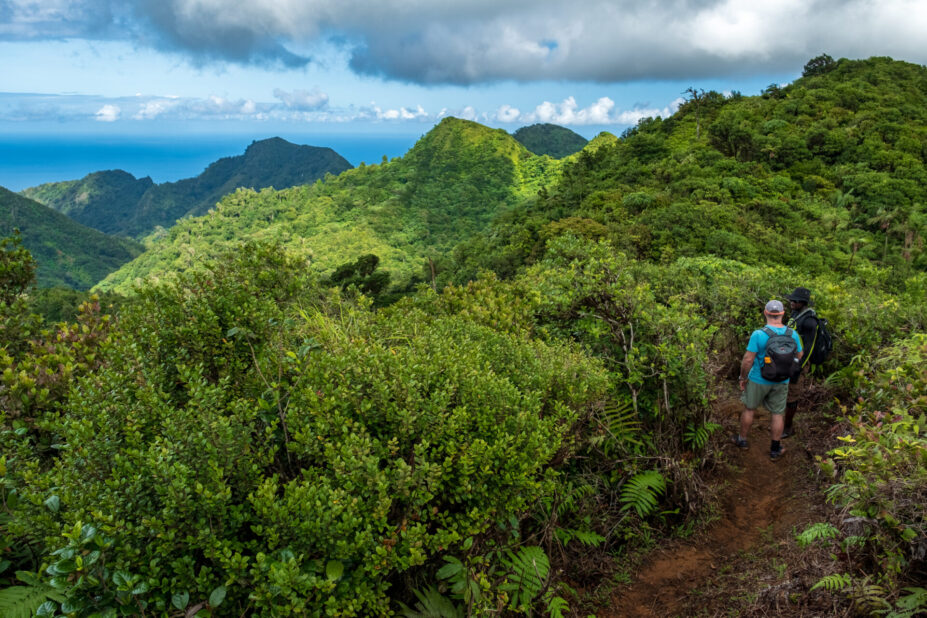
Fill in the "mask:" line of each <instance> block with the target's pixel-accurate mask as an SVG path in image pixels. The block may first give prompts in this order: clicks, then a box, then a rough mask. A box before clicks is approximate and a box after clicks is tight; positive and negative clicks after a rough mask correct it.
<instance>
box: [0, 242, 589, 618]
mask: <svg viewBox="0 0 927 618" xmlns="http://www.w3.org/2000/svg"><path fill="white" fill-rule="evenodd" d="M274 255H277V256H278V257H276V258H274ZM138 296H139V300H138V301H137V302H136V303H135V304H134V305H132V306H130V307H127V308H126V309H125V311H124V314H123V315H122V316H121V319H120V321H119V324H118V326H117V328H116V330H115V332H114V334H113V337H112V340H111V342H110V343H108V344H107V345H106V346H104V351H103V355H104V362H103V366H102V367H101V368H100V369H99V370H98V371H96V372H95V373H94V374H92V375H89V376H86V377H84V378H83V379H81V380H80V381H79V383H78V385H77V386H76V387H75V388H74V389H73V390H72V391H71V395H70V398H69V399H68V401H67V405H66V407H65V408H64V413H63V414H62V415H61V417H60V419H59V420H58V422H57V424H56V425H55V427H54V428H53V429H54V431H55V432H56V433H57V434H58V435H60V440H61V442H62V444H64V445H65V446H64V447H63V448H62V449H61V451H60V455H59V456H58V457H57V459H56V460H55V461H54V463H53V465H52V466H51V468H50V469H48V470H47V471H45V470H41V469H38V468H30V469H29V470H27V471H25V472H19V471H13V472H16V474H20V475H21V476H22V477H23V484H22V486H20V487H17V490H18V491H19V492H20V494H21V503H22V506H21V507H20V508H19V509H18V510H17V511H15V514H16V517H15V518H14V520H13V521H12V522H10V526H9V528H10V530H12V531H13V532H14V533H15V534H16V535H18V537H19V538H29V539H33V540H34V542H36V543H38V544H40V546H42V547H44V549H43V550H42V556H44V560H45V562H46V565H48V564H54V563H58V562H59V561H60V560H62V559H61V558H60V555H61V554H60V553H58V554H57V555H53V554H52V552H54V551H56V550H59V549H62V550H63V551H65V552H69V551H71V550H68V549H67V547H69V545H68V543H69V542H70V541H67V540H66V539H65V540H62V539H63V537H62V534H63V533H65V532H68V533H70V532H71V531H73V530H75V529H77V530H80V529H81V528H82V527H83V526H92V527H93V529H95V530H97V531H98V532H99V534H100V535H102V536H101V537H100V538H104V539H105V542H104V545H103V546H101V547H100V548H99V549H98V550H95V551H100V552H101V553H102V557H101V560H105V564H106V568H107V572H106V573H102V572H101V573H100V574H99V576H98V577H95V579H91V578H85V579H84V580H82V582H83V584H82V585H81V586H80V587H76V588H74V587H72V588H70V589H69V590H70V592H69V594H70V596H69V603H71V604H72V605H71V606H70V607H75V608H77V609H76V610H74V611H75V613H77V614H78V615H89V614H90V613H92V612H94V611H102V610H103V609H105V608H106V606H107V605H106V604H107V603H109V604H110V606H113V607H115V606H120V607H123V606H126V607H136V608H140V607H148V608H150V609H152V610H155V611H157V612H164V611H166V610H167V608H169V607H171V606H172V605H173V606H174V607H177V602H175V600H176V599H180V600H184V603H182V605H183V607H181V608H180V609H190V608H192V607H194V606H196V605H197V604H203V605H202V606H203V607H206V606H210V607H215V606H217V605H218V607H215V609H214V611H215V614H217V615H226V614H227V615H240V614H241V613H242V611H245V610H246V609H247V611H250V612H256V613H260V614H263V615H289V614H294V613H297V614H309V615H372V614H380V613H384V612H386V611H387V610H388V608H389V605H390V597H389V592H390V586H391V583H392V582H393V581H394V579H395V576H396V574H397V573H401V572H404V571H407V570H409V569H410V568H412V567H416V566H418V565H422V564H423V563H425V562H426V561H427V560H429V559H431V558H433V557H436V556H439V555H441V554H442V553H443V552H445V551H448V550H450V548H451V547H453V546H454V545H455V544H457V543H459V542H460V541H462V540H463V539H465V538H467V537H471V536H473V535H479V534H481V533H483V532H484V531H486V530H487V529H488V528H489V527H491V526H492V525H493V524H494V522H496V521H497V520H504V519H506V518H508V517H509V516H510V515H514V514H517V513H519V512H523V511H525V510H527V508H528V507H529V506H530V505H532V504H533V503H534V502H535V501H537V500H538V499H539V497H541V496H545V495H551V494H552V492H554V491H555V489H556V485H555V484H554V477H553V476H552V475H551V474H549V473H547V472H545V469H546V467H547V464H548V463H549V462H551V461H552V460H553V459H554V457H555V455H556V454H557V453H558V452H560V451H561V450H562V449H563V448H564V447H565V444H566V442H565V439H566V437H567V436H568V435H569V433H570V432H571V430H572V428H573V425H574V424H575V423H576V421H577V419H578V418H579V416H580V414H581V412H582V410H584V409H585V408H586V407H587V406H588V405H589V404H590V403H592V402H595V401H599V400H600V399H601V398H602V397H603V395H604V391H605V376H604V373H603V372H602V371H601V368H600V367H599V365H598V364H597V363H596V362H593V361H590V360H588V359H587V358H584V357H583V356H582V355H581V354H580V353H579V352H578V351H577V350H574V349H571V348H569V347H565V346H563V345H558V344H553V343H543V342H540V341H533V340H531V339H530V338H529V337H528V332H527V331H525V330H523V329H515V328H513V329H510V331H509V332H505V331H504V330H496V329H493V328H490V327H489V326H486V325H483V324H479V323H477V321H474V320H471V319H468V318H467V317H466V316H465V315H463V316H456V315H455V316H448V317H441V316H437V317H436V316H434V315H430V314H428V313H426V312H425V311H423V310H422V309H417V308H415V307H409V308H408V311H403V312H383V313H382V314H375V313H372V312H371V311H369V310H368V309H367V308H366V307H365V306H364V305H363V301H361V304H359V305H350V304H346V303H343V302H342V301H340V300H339V299H338V297H337V296H327V295H326V293H322V292H320V291H319V290H318V288H317V287H316V286H315V285H314V284H313V283H312V282H311V280H308V279H306V277H304V276H303V274H302V270H301V269H300V268H299V262H298V261H297V262H293V261H290V260H289V259H288V258H286V257H285V255H280V254H279V252H278V251H276V250H275V249H274V248H273V247H260V246H257V247H244V248H242V249H241V250H240V251H239V252H238V257H237V258H235V259H228V260H226V261H225V262H218V263H215V264H213V265H212V266H210V268H208V269H206V270H204V271H202V272H201V273H194V274H190V275H186V276H181V277H179V278H178V280H177V282H176V283H173V284H161V285H157V286H153V287H150V288H147V289H142V290H140V291H139V294H138ZM8 464H9V467H10V468H15V465H16V463H15V462H8ZM8 477H9V478H11V479H15V478H18V477H17V476H16V475H15V474H9V472H8ZM52 498H53V501H52V502H49V501H51V500H52ZM49 504H53V505H54V508H51V507H50V506H49ZM64 566H66V567H68V568H70V563H67V564H65V565H64ZM56 568H58V567H56ZM61 569H63V567H61ZM53 570H54V569H53ZM116 572H118V573H121V575H120V582H119V585H125V586H128V588H127V591H128V593H129V594H128V596H127V597H125V598H124V599H121V598H117V597H111V596H107V594H105V590H107V587H108V586H110V585H113V583H114V582H113V579H112V578H113V577H114V575H113V574H114V573H116ZM49 574H51V575H53V573H52V572H49ZM89 574H90V571H87V570H85V569H81V568H75V569H74V570H72V571H70V573H69V575H75V576H80V575H89ZM94 582H96V583H94ZM219 588H222V589H223V591H224V592H223V594H224V595H225V596H224V597H223V599H222V602H221V604H218V603H212V602H211V601H210V598H211V597H212V596H213V595H214V594H215V591H216V590H218V589H219ZM133 591H138V592H133ZM127 604H128V605H127Z"/></svg>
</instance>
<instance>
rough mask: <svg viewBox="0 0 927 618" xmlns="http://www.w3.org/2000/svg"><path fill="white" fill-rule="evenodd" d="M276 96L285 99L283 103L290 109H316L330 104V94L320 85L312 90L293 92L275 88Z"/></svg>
mask: <svg viewBox="0 0 927 618" xmlns="http://www.w3.org/2000/svg"><path fill="white" fill-rule="evenodd" d="M274 98H277V99H280V100H281V101H283V104H284V105H286V106H287V107H289V108H290V109H299V110H303V111H315V110H318V109H323V108H324V107H326V106H327V105H328V95H327V94H325V93H324V92H322V91H321V90H320V89H319V87H318V86H316V87H315V88H313V89H312V90H293V91H292V92H287V91H286V90H282V89H280V88H275V89H274Z"/></svg>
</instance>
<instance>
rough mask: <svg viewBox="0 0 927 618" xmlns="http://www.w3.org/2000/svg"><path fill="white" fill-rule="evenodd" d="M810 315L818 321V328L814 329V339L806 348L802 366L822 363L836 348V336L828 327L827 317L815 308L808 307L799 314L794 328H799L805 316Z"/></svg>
mask: <svg viewBox="0 0 927 618" xmlns="http://www.w3.org/2000/svg"><path fill="white" fill-rule="evenodd" d="M808 316H811V317H813V318H814V319H816V320H817V321H818V325H817V328H816V329H815V331H814V340H813V341H812V342H811V345H810V346H809V348H808V349H807V350H805V355H804V357H803V359H802V366H803V367H804V366H805V365H806V364H808V363H811V364H812V365H822V364H824V362H825V361H826V360H827V359H828V357H829V356H830V353H831V352H832V351H833V350H834V338H833V337H832V336H831V334H830V329H829V328H828V324H827V319H826V318H822V317H820V316H819V315H817V314H816V313H815V312H814V309H807V310H806V311H804V312H802V314H801V315H800V316H798V320H797V321H794V320H793V322H794V324H793V326H794V328H795V329H796V330H798V325H799V324H800V323H801V322H804V321H805V318H807V317H808Z"/></svg>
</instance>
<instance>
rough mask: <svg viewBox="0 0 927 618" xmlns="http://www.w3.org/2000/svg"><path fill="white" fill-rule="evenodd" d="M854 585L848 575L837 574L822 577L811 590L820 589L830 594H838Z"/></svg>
mask: <svg viewBox="0 0 927 618" xmlns="http://www.w3.org/2000/svg"><path fill="white" fill-rule="evenodd" d="M851 583H852V579H851V578H850V576H849V574H847V573H835V574H833V575H828V576H826V577H822V578H821V579H819V580H818V583H816V584H815V585H813V586H811V590H817V589H818V588H824V590H827V591H828V592H837V591H838V590H843V589H844V588H846V587H847V586H849V585H850V584H851Z"/></svg>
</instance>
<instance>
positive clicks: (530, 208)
mask: <svg viewBox="0 0 927 618" xmlns="http://www.w3.org/2000/svg"><path fill="white" fill-rule="evenodd" d="M925 153H927V71H925V69H924V67H920V66H917V65H913V64H908V63H903V62H896V61H892V60H890V59H885V58H874V59H871V60H866V61H850V60H842V61H841V62H839V63H836V62H833V61H832V64H829V65H826V66H822V67H815V68H814V69H812V70H811V72H808V73H807V74H806V75H805V76H804V77H802V78H801V79H799V80H797V81H796V82H795V83H793V84H790V85H788V86H785V87H781V88H780V87H779V86H776V85H773V86H770V87H769V88H768V89H767V90H766V91H764V92H763V94H762V95H761V96H754V97H744V96H741V95H739V94H736V93H735V94H734V95H732V96H731V97H727V98H726V97H724V96H722V95H721V94H719V93H716V92H701V93H699V96H698V98H693V99H690V100H689V101H687V102H686V103H685V104H684V105H682V106H681V107H680V109H679V111H678V112H677V113H676V114H675V115H673V116H672V117H670V118H667V119H660V118H656V119H647V120H644V121H642V122H641V123H640V124H639V125H638V126H637V127H635V128H634V129H632V130H629V131H627V132H626V133H625V135H624V136H623V139H621V140H617V141H614V142H612V143H610V144H605V145H603V146H602V147H600V148H596V149H595V150H593V149H588V148H587V149H586V151H585V152H584V153H583V154H581V155H580V156H579V158H578V159H576V161H575V162H574V163H572V164H570V165H567V166H566V167H565V171H564V174H563V177H562V180H561V181H560V182H558V183H557V184H556V185H553V186H550V187H548V188H547V189H545V191H544V197H543V199H541V200H540V201H538V202H537V203H529V204H528V205H527V206H526V207H525V208H523V209H519V210H518V211H517V212H513V213H511V214H510V215H509V216H508V217H507V218H506V219H505V220H500V221H498V222H497V223H496V224H495V226H494V227H493V228H492V229H490V230H487V231H486V233H485V234H483V235H482V236H481V237H480V238H477V239H472V240H471V241H469V242H468V245H467V247H463V248H461V250H460V251H459V254H460V258H461V259H459V260H458V267H461V266H463V265H464V264H469V266H468V267H466V268H464V270H463V271H462V273H461V275H460V277H459V280H464V279H465V278H466V277H469V276H472V274H473V273H474V272H475V270H476V269H478V268H479V267H485V266H490V265H492V264H494V263H497V262H498V259H497V258H496V257H494V256H500V255H505V256H506V261H507V262H509V263H511V264H512V266H511V268H515V267H517V266H518V265H520V264H523V263H525V262H526V261H530V260H531V259H532V256H534V255H536V254H537V252H538V250H539V248H541V247H542V246H543V243H544V242H545V241H546V240H547V238H549V236H550V234H551V233H554V232H556V233H562V232H563V231H566V230H569V229H573V230H574V231H576V232H578V233H582V234H585V235H587V236H590V237H600V238H607V239H608V240H609V241H610V242H612V243H613V244H614V245H615V246H616V247H617V248H619V249H621V250H622V251H625V252H627V253H628V254H629V255H631V256H634V257H637V258H641V259H646V260H650V261H655V262H662V263H668V262H672V261H673V260H675V259H677V258H679V257H684V256H700V255H714V256H717V257H720V258H727V259H733V260H738V261H741V262H744V263H749V264H765V263H769V261H770V257H771V256H775V262H776V263H779V264H784V265H790V266H796V267H801V268H803V269H806V270H807V271H809V272H814V271H816V270H820V269H821V268H826V269H836V270H842V271H845V272H849V271H851V270H852V269H853V267H854V265H859V258H860V257H866V258H870V259H872V260H874V261H875V262H876V263H879V264H881V265H883V266H885V267H889V268H891V272H893V273H894V276H896V277H899V278H900V279H901V278H904V277H905V276H907V274H909V273H911V272H913V271H914V270H917V269H923V268H924V267H925V266H927V253H925V251H924V238H925V236H927V208H925V205H927V170H925V164H924V160H925V156H927V154H925ZM529 238H530V240H529Z"/></svg>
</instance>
